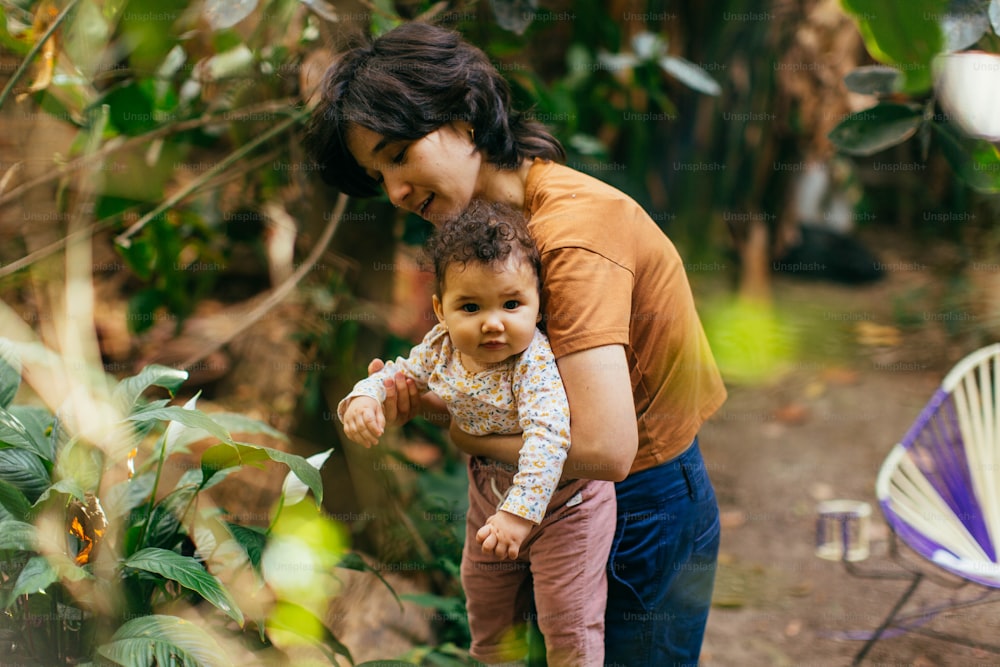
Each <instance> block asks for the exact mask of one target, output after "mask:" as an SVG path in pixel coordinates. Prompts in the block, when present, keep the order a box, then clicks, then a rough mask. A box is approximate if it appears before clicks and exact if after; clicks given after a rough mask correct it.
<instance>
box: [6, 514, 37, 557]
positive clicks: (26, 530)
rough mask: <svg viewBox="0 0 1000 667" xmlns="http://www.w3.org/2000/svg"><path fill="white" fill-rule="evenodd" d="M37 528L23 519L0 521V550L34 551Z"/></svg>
mask: <svg viewBox="0 0 1000 667" xmlns="http://www.w3.org/2000/svg"><path fill="white" fill-rule="evenodd" d="M37 539H38V530H37V529H36V528H35V527H34V526H32V525H31V524H30V523H25V522H23V521H12V520H7V521H0V551H3V550H14V551H35V550H36V549H37Z"/></svg>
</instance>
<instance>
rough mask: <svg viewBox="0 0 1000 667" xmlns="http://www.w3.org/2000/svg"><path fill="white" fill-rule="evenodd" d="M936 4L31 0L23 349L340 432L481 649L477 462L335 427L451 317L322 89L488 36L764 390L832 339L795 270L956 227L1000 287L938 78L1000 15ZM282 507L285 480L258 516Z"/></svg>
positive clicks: (414, 560) (16, 58) (957, 291)
mask: <svg viewBox="0 0 1000 667" xmlns="http://www.w3.org/2000/svg"><path fill="white" fill-rule="evenodd" d="M919 5H920V6H919V7H916V6H914V7H910V6H909V5H907V6H906V8H905V9H902V8H901V7H902V6H903V5H902V4H901V3H898V2H892V1H890V0H882V1H875V0H864V1H862V0H851V1H850V2H847V1H845V2H844V3H843V4H840V3H838V2H835V1H832V0H773V1H765V0H710V1H708V2H702V3H680V2H667V1H664V0H647V1H637V0H607V1H605V2H596V1H595V0H584V1H582V2H569V1H568V0H552V1H550V2H544V1H543V2H539V1H537V0H521V1H517V0H493V1H492V2H448V1H441V2H428V1H414V0H397V1H396V2H392V1H391V0H372V1H367V0H204V1H203V2H189V1H188V0H103V1H99V0H59V1H55V0H40V1H39V0H2V2H0V84H2V85H3V89H2V91H0V122H2V125H3V128H4V131H3V132H2V133H0V297H2V299H3V303H4V304H5V305H4V310H3V313H2V319H0V322H2V323H3V329H4V335H8V336H12V337H21V338H37V339H40V340H41V341H43V342H46V343H47V344H49V345H51V346H52V347H54V348H56V349H60V347H61V346H63V345H64V344H65V335H64V334H65V330H66V321H67V319H68V320H69V321H71V323H72V327H71V330H72V331H75V332H77V334H78V335H81V336H90V337H92V338H93V340H94V346H95V349H96V350H97V353H96V355H95V356H96V358H95V359H94V361H95V362H96V363H98V364H99V365H101V366H102V367H103V369H104V370H105V371H106V372H108V373H110V374H112V375H115V376H117V377H122V376H125V375H128V374H131V373H133V372H135V371H137V370H138V369H140V368H142V367H144V366H145V365H148V364H151V363H157V364H163V365H167V366H172V367H176V368H183V369H186V370H188V371H189V373H190V375H191V377H190V380H189V381H188V383H187V384H186V385H185V389H186V390H191V391H194V390H198V391H201V392H202V396H203V397H204V399H207V401H209V402H212V401H215V402H218V403H220V404H224V405H225V406H226V407H227V408H228V409H234V410H238V411H241V412H243V413H247V414H249V415H251V416H254V417H257V418H260V419H262V420H263V421H265V422H267V423H268V424H270V425H271V426H272V427H274V428H277V429H279V430H281V431H283V432H286V433H288V434H289V435H291V436H292V437H291V440H290V445H289V447H290V449H291V450H292V451H294V452H296V453H300V454H306V455H309V454H314V453H316V452H318V451H321V450H324V449H326V448H328V447H330V446H331V445H332V446H334V448H335V450H336V451H335V453H334V455H333V456H332V457H331V459H330V460H329V462H328V463H327V464H326V466H325V467H324V469H323V475H324V479H325V483H326V486H327V489H328V491H327V494H326V496H325V499H324V505H325V507H326V509H327V511H328V512H329V514H330V515H331V516H333V517H334V518H335V519H338V520H340V521H343V522H344V523H345V524H346V525H348V526H349V528H350V530H351V533H352V539H353V544H354V546H355V548H357V549H359V550H361V551H364V552H366V553H369V554H371V555H372V556H373V557H374V558H376V559H378V561H379V562H382V563H387V564H390V565H389V567H390V568H391V569H394V570H396V571H398V572H401V573H403V574H406V575H408V576H407V577H405V578H404V579H406V582H407V583H403V582H402V581H400V582H397V585H398V586H412V587H413V588H414V590H415V591H416V592H414V593H413V594H412V595H411V598H410V601H411V602H413V603H415V604H419V605H423V606H425V607H428V608H430V609H432V610H434V611H433V613H431V614H429V615H428V616H427V618H428V619H430V620H429V621H428V623H427V624H426V626H427V627H425V628H423V630H422V631H423V633H424V635H423V636H424V637H425V639H426V641H427V642H428V645H430V644H434V646H437V647H440V646H452V645H460V644H461V642H462V641H464V640H465V638H466V637H465V634H464V633H465V628H464V626H463V612H462V607H461V590H460V588H459V586H458V584H457V574H456V573H457V563H458V561H459V557H460V551H461V544H462V537H463V531H464V515H463V512H462V509H463V502H464V488H465V487H464V484H465V482H464V468H463V465H462V462H461V460H460V459H459V458H458V457H456V456H455V454H454V452H453V450H451V449H449V447H448V446H447V444H446V443H445V441H444V438H443V436H442V433H441V431H440V429H439V428H438V426H437V425H435V424H431V423H427V422H422V421H419V420H417V421H416V422H414V423H413V424H410V425H408V426H407V427H406V428H405V429H404V430H403V431H402V432H401V433H399V434H397V437H396V439H395V440H393V441H391V442H388V443H385V446H381V447H379V448H377V449H376V450H372V451H366V450H359V448H356V447H353V446H352V445H350V443H347V441H346V440H345V439H344V438H342V434H341V433H340V432H339V430H338V429H339V424H338V423H337V421H336V419H335V416H334V415H335V407H336V404H337V402H338V401H339V399H340V397H342V396H343V395H345V394H346V393H347V391H348V389H349V388H350V387H351V386H352V385H353V383H354V382H355V381H356V380H357V379H358V378H359V377H361V376H362V375H363V374H364V373H365V367H366V365H367V362H368V361H369V360H370V359H372V358H374V357H385V356H387V355H393V354H396V353H399V352H402V351H404V350H406V349H408V348H409V346H410V344H411V343H412V341H414V340H416V339H418V338H419V337H420V336H421V335H422V334H423V333H424V331H426V330H427V329H428V328H429V327H430V326H431V324H432V323H433V317H432V316H431V314H430V309H429V296H428V294H429V293H428V278H427V276H426V275H425V274H423V273H421V272H420V271H419V267H418V265H417V261H416V259H415V257H416V255H417V252H416V251H417V248H418V246H419V244H420V243H421V241H422V240H423V239H424V238H425V236H426V234H427V232H428V228H427V226H426V223H424V222H423V221H421V220H419V219H416V218H415V217H413V216H405V215H404V214H401V213H400V212H399V211H397V210H395V209H393V208H392V207H391V206H389V205H388V202H387V201H386V200H384V199H377V200H372V201H347V200H345V199H344V198H338V195H337V193H336V192H332V191H330V190H329V189H328V188H326V187H324V186H323V185H321V183H320V180H319V178H318V175H317V174H316V173H315V170H314V165H312V164H310V163H309V162H307V161H306V160H305V158H304V155H303V151H302V147H301V146H300V144H299V132H300V129H301V126H302V121H303V119H304V118H305V117H306V115H307V114H308V109H309V101H310V98H311V96H312V95H313V91H314V88H315V86H316V84H317V81H318V79H319V77H320V76H321V75H322V72H323V71H324V70H325V68H326V67H327V66H328V65H329V63H330V62H331V61H332V60H333V59H334V58H335V57H336V53H337V52H338V51H339V50H341V49H343V48H344V47H345V45H346V44H348V43H349V41H350V40H351V39H352V38H354V37H356V36H357V35H358V34H378V33H381V32H384V31H385V30H388V29H390V28H391V27H392V26H394V25H397V24H399V23H400V22H402V21H410V20H423V21H433V22H436V23H440V24H443V25H447V26H451V27H454V28H456V29H458V30H461V31H462V32H463V33H464V34H465V35H466V37H467V38H468V39H469V40H470V41H472V42H473V43H475V44H477V45H479V46H480V47H482V48H483V49H484V50H485V51H486V52H487V53H488V54H489V55H490V56H491V57H492V58H493V59H494V61H495V63H496V66H497V67H498V69H500V70H501V71H502V72H503V73H504V74H505V75H506V76H507V78H508V80H509V81H510V83H511V85H512V87H513V89H514V91H515V96H516V99H517V100H518V102H519V104H521V105H522V106H524V107H527V108H531V109H532V110H533V113H534V114H535V116H536V117H537V118H538V119H539V120H542V121H543V122H545V123H547V124H548V125H550V126H551V127H552V128H553V130H554V131H555V132H556V134H557V136H558V137H559V138H560V139H561V140H562V141H563V143H564V145H565V146H566V147H567V150H568V153H569V163H570V164H571V165H572V166H574V167H576V168H579V169H581V170H584V171H587V172H590V173H592V174H594V175H596V176H597V177H599V178H601V179H603V180H606V181H608V182H610V183H612V184H614V185H616V186H618V187H620V188H621V189H622V190H624V191H625V192H627V193H629V194H630V195H632V196H633V197H634V198H635V199H637V200H638V201H639V202H640V203H642V204H643V205H644V206H645V207H646V208H647V210H648V211H649V212H650V215H651V216H652V217H653V219H654V220H655V221H656V222H657V223H658V224H659V225H660V226H661V227H662V228H663V229H664V231H665V232H666V233H667V234H668V235H669V236H670V237H671V238H672V239H673V240H674V242H675V243H676V244H677V245H678V247H679V248H680V250H681V252H682V254H683V256H684V257H685V260H686V262H687V269H688V273H689V275H690V277H691V281H692V284H693V286H694V289H695V291H696V293H697V295H698V297H699V300H700V301H699V302H700V304H701V307H702V311H703V314H704V317H705V322H706V326H707V328H708V330H709V334H710V337H711V338H712V342H713V347H714V348H715V350H716V352H717V355H718V356H719V359H720V362H721V363H722V365H723V370H724V371H725V372H726V375H727V378H728V379H729V380H730V382H747V383H752V382H759V381H764V380H766V379H768V378H773V377H775V376H777V375H778V374H780V370H781V368H782V367H783V366H784V365H787V364H789V363H791V362H794V361H796V360H797V359H799V357H800V355H804V354H805V355H807V354H830V353H831V351H832V348H831V347H830V346H829V345H824V344H822V343H816V342H815V341H811V342H810V343H808V344H804V343H803V338H805V337H808V336H809V335H810V332H808V331H806V332H805V333H803V332H801V331H799V332H796V330H795V327H796V326H800V325H801V324H802V323H801V320H800V319H797V314H796V313H795V312H788V310H787V309H785V307H784V306H783V304H782V301H781V295H780V291H776V289H775V277H776V275H779V274H781V275H784V276H786V277H788V276H791V277H793V278H796V279H799V278H801V279H809V280H828V281H836V282H840V283H843V284H848V285H863V284H868V283H871V282H873V281H877V280H879V279H880V278H881V277H882V276H883V274H884V273H885V271H886V265H885V263H884V262H883V261H882V257H883V252H884V251H885V250H886V247H887V244H888V241H887V239H894V240H895V239H899V238H905V239H908V240H909V241H910V242H914V243H917V244H929V245H930V246H933V244H935V243H936V241H937V240H940V239H947V240H948V241H949V243H950V244H951V245H950V246H949V247H950V248H956V249H957V250H954V251H952V252H950V253H949V254H947V256H944V257H940V258H938V259H937V260H935V262H936V263H935V266H940V267H941V270H942V272H943V273H946V274H947V275H949V276H951V278H949V279H948V280H947V281H945V283H944V287H943V288H942V290H941V291H940V292H939V293H937V294H936V296H935V298H936V299H938V300H939V304H941V307H942V308H946V309H947V308H953V309H956V310H959V309H961V308H967V307H968V304H963V303H962V302H960V300H959V299H960V296H959V295H961V294H965V293H967V290H968V288H969V286H970V285H974V286H976V285H978V291H977V292H976V294H984V293H985V294H989V293H990V291H991V289H992V288H991V286H996V287H1000V286H998V285H995V283H996V275H997V272H996V271H978V272H976V271H972V272H971V273H970V272H969V271H968V269H969V268H970V267H972V268H975V267H976V266H980V267H983V266H995V263H994V260H995V258H996V255H997V245H998V242H1000V237H998V236H997V233H996V225H995V224H994V223H995V219H996V214H997V198H996V193H997V192H1000V157H998V152H997V148H996V143H995V141H996V137H992V138H991V137H988V136H985V137H984V136H972V135H970V133H969V131H968V128H967V127H966V126H965V125H960V124H957V123H956V122H955V117H954V113H955V112H954V111H953V110H951V111H949V110H946V109H944V108H942V106H941V104H940V102H941V99H940V95H939V91H940V88H935V85H934V84H935V80H934V75H933V72H932V69H933V61H934V58H935V57H936V56H937V55H939V54H940V53H942V52H958V51H982V52H984V53H987V54H995V53H996V52H997V51H1000V48H998V47H1000V39H998V37H997V29H998V22H1000V3H998V0H992V1H991V0H983V1H981V2H979V1H969V2H949V1H947V0H921V2H920V3H919ZM994 108H995V107H994ZM337 206H339V208H336V210H335V207H337ZM74 248H76V249H77V250H76V251H74V250H73V249H74ZM80 248H85V251H83V252H81V251H80ZM79 280H86V281H87V282H88V285H89V287H87V289H85V290H84V291H83V292H79V291H75V290H74V289H70V288H69V287H68V286H70V285H71V283H72V281H79ZM81 294H82V295H83V296H82V297H81V296H80V295H81ZM74 295H75V296H74ZM80 299H82V301H81V300H80ZM81 303H90V304H91V307H90V308H89V309H86V308H85V309H83V310H80V308H79V306H80V304H81ZM984 309H985V310H984V311H983V313H984V315H983V317H981V318H980V319H979V320H978V322H979V323H978V324H977V326H975V327H962V328H960V329H956V330H954V331H953V332H952V334H953V335H955V336H962V337H965V338H969V339H971V340H981V339H986V338H988V337H989V336H991V335H993V333H992V332H994V331H996V326H997V325H998V324H1000V310H996V309H994V308H993V306H992V305H990V304H989V303H987V304H986V305H985V306H984ZM991 309H992V310H991ZM993 313H996V315H994V314H993ZM907 317H908V314H907V310H906V308H905V307H903V308H901V309H900V311H899V314H898V318H897V321H896V322H895V323H894V324H896V325H900V326H905V325H907V324H908V321H907ZM909 323H910V324H912V322H909ZM877 334H878V332H875V334H873V335H877ZM807 348H808V349H807ZM271 500H273V489H269V488H268V487H267V485H266V484H262V485H261V488H260V489H256V488H252V489H248V490H246V493H245V494H244V497H241V498H240V502H242V503H246V504H247V505H249V506H253V505H254V504H255V503H257V504H267V503H269V502H271ZM392 564H395V565H392ZM414 582H415V583H414ZM362 597H364V596H362ZM390 606H391V605H390ZM331 614H332V616H331V619H332V620H330V621H329V623H330V624H331V625H336V624H337V623H341V625H343V624H344V623H346V622H347V620H346V617H345V616H344V615H343V614H342V612H341V615H340V616H337V612H331ZM369 625H371V624H370V623H369ZM340 629H341V630H343V628H340ZM432 637H433V639H432ZM435 650H436V651H437V653H434V651H435ZM449 651H451V652H452V653H454V651H457V649H453V648H449V649H447V650H438V649H434V650H431V649H427V650H425V651H424V654H422V655H423V656H424V657H423V658H421V659H425V658H426V659H428V660H429V659H430V658H427V656H429V655H431V654H432V653H434V654H435V655H437V656H438V658H436V659H440V660H445V659H446V657H442V656H447V655H451V654H452V653H449Z"/></svg>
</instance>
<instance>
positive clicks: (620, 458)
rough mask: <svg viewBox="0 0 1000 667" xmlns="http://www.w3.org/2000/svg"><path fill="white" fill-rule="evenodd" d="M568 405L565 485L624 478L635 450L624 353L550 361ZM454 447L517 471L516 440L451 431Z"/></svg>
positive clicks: (607, 349)
mask: <svg viewBox="0 0 1000 667" xmlns="http://www.w3.org/2000/svg"><path fill="white" fill-rule="evenodd" d="M556 364H557V365H558V366H559V374H560V375H561V376H562V381H563V386H565V387H566V397H567V398H568V399H569V412H570V434H569V435H570V447H569V455H568V456H567V457H566V463H565V465H564V466H563V477H564V478H566V479H572V478H583V479H604V480H610V481H613V482H620V481H621V480H623V479H625V477H627V476H628V473H629V470H630V469H631V468H632V461H633V460H634V459H635V453H636V450H637V449H638V447H639V429H638V426H637V425H636V421H635V404H634V403H633V402H632V381H631V380H630V379H629V373H628V362H627V361H626V359H625V348H624V347H622V346H621V345H604V346H601V347H595V348H592V349H590V350H583V351H581V352H574V353H573V354H568V355H566V356H565V357H562V358H561V359H558V360H556ZM451 439H452V441H453V442H454V443H455V446H456V447H458V448H459V449H461V450H462V451H463V452H465V453H467V454H470V455H472V456H488V457H490V458H492V459H495V460H497V461H502V462H503V463H509V464H511V465H517V459H518V453H519V452H520V450H521V445H522V444H523V440H522V437H521V436H520V435H484V436H475V435H469V434H468V433H465V432H464V431H462V430H461V429H459V428H457V427H455V426H454V425H452V428H451Z"/></svg>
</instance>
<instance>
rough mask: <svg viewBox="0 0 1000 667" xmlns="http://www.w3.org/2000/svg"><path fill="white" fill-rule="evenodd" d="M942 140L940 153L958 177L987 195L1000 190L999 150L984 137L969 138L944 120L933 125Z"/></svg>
mask: <svg viewBox="0 0 1000 667" xmlns="http://www.w3.org/2000/svg"><path fill="white" fill-rule="evenodd" d="M931 127H933V128H934V129H935V130H936V132H937V136H938V138H939V139H940V140H941V152H942V153H944V156H945V159H947V160H948V163H949V164H951V167H952V169H954V170H955V173H956V174H958V177H959V178H961V179H962V180H963V181H965V182H966V183H967V184H968V185H969V186H970V187H971V188H973V189H974V190H977V191H979V192H983V193H986V194H997V193H1000V151H998V150H997V147H996V146H995V145H993V144H992V143H990V142H989V141H986V140H984V139H973V138H971V137H968V136H966V135H964V134H962V133H960V132H958V131H956V130H955V129H953V128H952V127H951V126H950V125H947V124H945V123H933V124H932V125H931Z"/></svg>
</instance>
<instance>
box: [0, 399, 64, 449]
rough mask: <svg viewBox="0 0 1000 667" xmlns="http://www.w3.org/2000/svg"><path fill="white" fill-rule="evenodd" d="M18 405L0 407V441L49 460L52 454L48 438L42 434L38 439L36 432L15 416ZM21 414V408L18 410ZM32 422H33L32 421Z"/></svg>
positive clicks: (22, 412)
mask: <svg viewBox="0 0 1000 667" xmlns="http://www.w3.org/2000/svg"><path fill="white" fill-rule="evenodd" d="M18 407H19V406H16V405H12V406H11V407H10V409H9V410H8V409H6V408H0V443H4V444H6V445H9V446H11V447H16V448H18V449H24V450H27V451H30V452H32V453H34V454H37V455H38V456H40V457H42V458H43V459H46V460H51V458H52V454H51V451H50V448H49V446H48V439H47V438H45V437H44V434H43V435H42V438H41V439H39V438H38V435H39V434H37V433H33V432H32V430H31V429H29V428H28V426H26V425H25V424H24V422H22V421H21V420H20V419H19V418H18V417H17V412H18ZM20 413H21V414H22V415H23V414H25V413H24V411H23V410H21V411H20ZM32 423H33V422H32Z"/></svg>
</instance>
